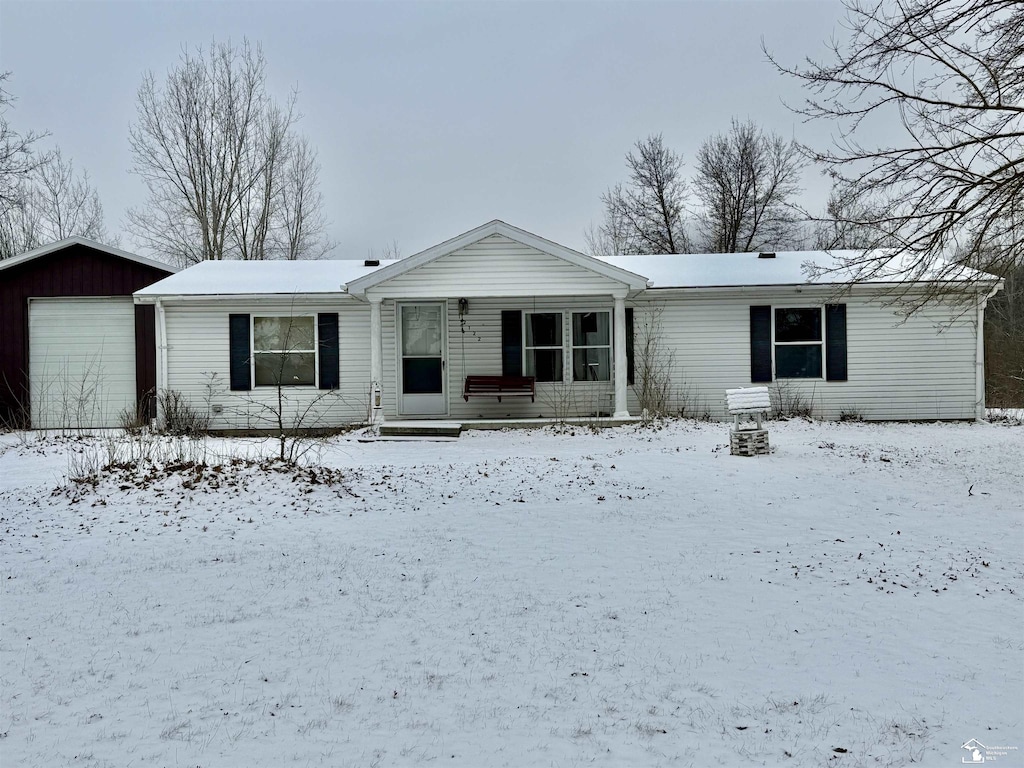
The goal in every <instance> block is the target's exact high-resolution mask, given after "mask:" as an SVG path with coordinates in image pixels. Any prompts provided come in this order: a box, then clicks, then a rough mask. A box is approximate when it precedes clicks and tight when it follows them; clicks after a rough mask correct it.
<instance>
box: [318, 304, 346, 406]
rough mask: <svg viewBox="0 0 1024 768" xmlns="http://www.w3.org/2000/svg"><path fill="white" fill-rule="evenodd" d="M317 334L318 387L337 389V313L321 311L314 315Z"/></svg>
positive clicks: (338, 379) (339, 380)
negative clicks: (318, 348) (318, 357)
mask: <svg viewBox="0 0 1024 768" xmlns="http://www.w3.org/2000/svg"><path fill="white" fill-rule="evenodd" d="M316 325H317V336H318V338H319V339H320V341H319V346H320V350H319V351H320V381H319V386H320V389H338V387H340V386H341V375H340V374H339V372H338V357H339V355H338V313H337V312H321V313H320V314H319V315H317V316H316Z"/></svg>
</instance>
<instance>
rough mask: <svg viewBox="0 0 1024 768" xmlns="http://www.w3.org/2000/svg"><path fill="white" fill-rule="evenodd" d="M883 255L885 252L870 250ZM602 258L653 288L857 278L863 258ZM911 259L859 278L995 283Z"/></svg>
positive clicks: (786, 254) (795, 254) (837, 254)
mask: <svg viewBox="0 0 1024 768" xmlns="http://www.w3.org/2000/svg"><path fill="white" fill-rule="evenodd" d="M869 253H870V255H871V258H879V259H882V258H884V257H885V256H886V254H885V252H884V251H873V252H869ZM598 258H599V259H601V261H605V262H607V263H608V264H613V265H615V266H617V267H621V268H622V269H626V270H629V271H630V272H636V273H637V274H641V275H645V276H646V277H647V278H648V280H649V281H650V282H649V283H648V285H649V287H651V288H719V287H723V288H734V287H743V286H759V285H830V284H842V283H847V282H850V281H852V280H855V279H856V278H857V273H856V270H855V269H852V268H851V267H849V266H847V265H848V264H849V263H850V262H851V261H853V260H856V261H862V260H863V258H864V252H863V251H839V250H836V251H778V252H774V253H773V254H771V257H770V258H761V257H760V255H759V254H758V253H684V254H680V253H670V254H656V255H651V254H641V255H633V256H600V257H598ZM905 264H909V262H908V261H906V260H899V259H893V260H892V261H891V262H889V263H888V264H887V265H886V267H885V268H884V269H883V270H881V271H880V273H879V274H877V275H874V276H872V277H870V278H867V279H860V280H858V281H857V282H863V283H896V282H902V281H911V282H921V281H929V280H939V281H952V280H972V279H980V280H981V281H983V282H985V281H991V282H995V281H997V280H998V278H996V277H994V276H992V275H983V274H982V273H980V272H977V271H976V270H973V269H969V268H967V267H955V266H951V265H948V264H945V263H942V264H938V265H935V266H934V267H933V268H931V269H928V270H925V271H923V272H920V273H919V272H918V271H916V270H914V269H913V268H912V267H905V266H904V265H905Z"/></svg>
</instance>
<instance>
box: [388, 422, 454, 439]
mask: <svg viewBox="0 0 1024 768" xmlns="http://www.w3.org/2000/svg"><path fill="white" fill-rule="evenodd" d="M461 433H462V422H459V421H386V422H384V423H383V424H381V425H380V436H381V437H458V436H459V435H460V434H461Z"/></svg>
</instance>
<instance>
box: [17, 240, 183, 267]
mask: <svg viewBox="0 0 1024 768" xmlns="http://www.w3.org/2000/svg"><path fill="white" fill-rule="evenodd" d="M72 245H81V246H84V247H86V248H91V249H93V250H94V251H100V252H101V253H106V254H109V255H111V256H116V257H118V258H120V259H126V260H127V261H134V262H135V263H137V264H142V265H143V266H146V267H151V268H153V269H159V270H163V271H164V272H167V273H168V274H171V273H174V272H177V271H178V267H173V266H171V265H170V264H164V263H163V262H160V261H154V260H153V259H147V258H146V257H145V256H139V255H138V254H137V253H132V252H130V251H123V250H121V249H120V248H115V247H114V246H112V245H104V244H103V243H98V242H96V241H95V240H90V239H88V238H86V237H77V236H76V237H69V238H66V239H64V240H59V241H58V242H56V243H50V244H49V245H43V246H40V247H39V248H34V249H32V250H31V251H26V252H25V253H19V254H18V255H17V256H12V257H11V258H9V259H3V260H0V270H3V269H9V268H11V267H14V266H17V265H18V264H24V263H25V262H28V261H32V260H33V259H38V258H41V257H43V256H48V255H50V254H51V253H57V252H58V251H62V250H64V249H65V248H68V247H69V246H72Z"/></svg>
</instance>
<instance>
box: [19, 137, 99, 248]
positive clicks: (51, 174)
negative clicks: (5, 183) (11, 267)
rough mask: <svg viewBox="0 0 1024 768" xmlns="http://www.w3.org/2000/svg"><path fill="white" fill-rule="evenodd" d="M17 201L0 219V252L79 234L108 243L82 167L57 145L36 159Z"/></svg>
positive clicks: (97, 198)
mask: <svg viewBox="0 0 1024 768" xmlns="http://www.w3.org/2000/svg"><path fill="white" fill-rule="evenodd" d="M18 196H19V197H20V203H19V205H17V206H16V207H14V208H12V209H11V210H9V211H8V213H7V216H5V217H3V218H2V219H0V258H7V257H10V256H15V255H17V254H19V253H24V252H25V251H30V250H32V249H33V248H37V247H39V246H41V245H45V244H46V243H52V242H56V241H58V240H64V239H65V238H68V237H72V236H73V235H80V236H81V237H87V238H89V239H91V240H98V241H101V242H105V243H112V242H113V240H116V238H113V239H112V238H111V237H110V235H109V234H108V233H107V228H106V226H105V224H104V223H103V205H102V204H101V203H100V198H99V194H98V193H97V192H96V190H95V188H93V186H92V185H91V184H90V183H89V175H88V173H86V172H84V171H83V172H82V173H76V172H75V167H74V163H73V162H72V161H70V160H66V159H65V158H64V155H63V154H62V153H61V151H60V149H56V150H53V151H52V152H50V153H48V154H46V155H44V156H43V159H42V161H41V162H40V164H39V165H37V166H36V168H35V169H33V171H32V172H31V173H30V174H29V175H28V176H27V177H25V178H24V179H22V180H21V182H20V184H19V191H18Z"/></svg>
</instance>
